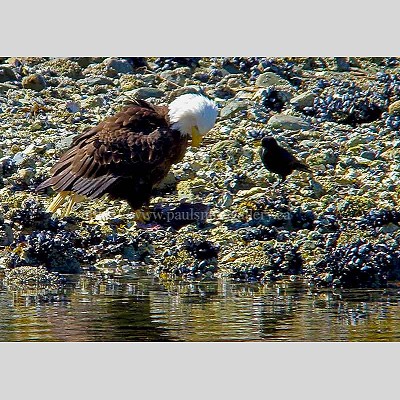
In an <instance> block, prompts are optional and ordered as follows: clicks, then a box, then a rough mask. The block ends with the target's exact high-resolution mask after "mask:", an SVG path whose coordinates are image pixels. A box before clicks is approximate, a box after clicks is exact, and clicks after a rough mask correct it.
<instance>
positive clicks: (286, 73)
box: [222, 57, 301, 86]
mask: <svg viewBox="0 0 400 400" xmlns="http://www.w3.org/2000/svg"><path fill="white" fill-rule="evenodd" d="M222 67H223V68H229V67H233V68H235V69H236V70H238V71H240V72H242V73H245V74H249V75H250V76H249V79H250V81H254V80H256V78H257V76H258V75H260V74H261V73H263V72H273V73H275V74H277V75H279V76H281V77H282V78H284V79H287V80H288V81H289V82H290V83H291V84H292V85H294V86H298V85H300V83H301V80H300V78H299V77H298V75H297V70H296V65H295V63H293V62H290V61H286V60H279V61H278V60H276V59H272V58H265V57H225V58H224V59H223V60H222ZM228 70H229V69H228Z"/></svg>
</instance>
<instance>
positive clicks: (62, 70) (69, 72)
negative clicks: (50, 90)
mask: <svg viewBox="0 0 400 400" xmlns="http://www.w3.org/2000/svg"><path fill="white" fill-rule="evenodd" d="M43 69H46V70H50V71H52V72H54V73H56V74H57V75H58V76H63V77H68V78H71V79H79V78H81V77H82V68H81V67H80V66H79V64H78V63H77V62H75V61H72V60H69V59H68V58H55V59H53V60H50V61H47V62H44V63H43Z"/></svg>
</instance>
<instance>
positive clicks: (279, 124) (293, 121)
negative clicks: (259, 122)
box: [267, 114, 311, 131]
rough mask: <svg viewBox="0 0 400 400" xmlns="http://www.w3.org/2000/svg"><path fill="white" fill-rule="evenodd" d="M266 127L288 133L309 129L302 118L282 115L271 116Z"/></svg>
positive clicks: (308, 125)
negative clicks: (285, 130)
mask: <svg viewBox="0 0 400 400" xmlns="http://www.w3.org/2000/svg"><path fill="white" fill-rule="evenodd" d="M267 126H268V127H269V128H272V129H287V130H290V131H297V130H308V129H311V126H310V124H309V123H308V122H306V121H304V120H303V119H302V118H300V117H295V116H292V115H284V114H276V115H273V116H272V117H271V118H270V119H269V120H268V123H267Z"/></svg>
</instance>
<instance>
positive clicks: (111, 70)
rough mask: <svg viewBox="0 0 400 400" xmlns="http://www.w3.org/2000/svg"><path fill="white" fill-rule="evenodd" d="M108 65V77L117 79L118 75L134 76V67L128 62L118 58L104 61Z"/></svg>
mask: <svg viewBox="0 0 400 400" xmlns="http://www.w3.org/2000/svg"><path fill="white" fill-rule="evenodd" d="M104 62H105V65H106V75H107V76H110V77H115V76H117V75H118V74H132V73H133V67H132V65H131V64H129V62H128V61H126V60H119V59H117V58H109V59H107V60H105V61H104Z"/></svg>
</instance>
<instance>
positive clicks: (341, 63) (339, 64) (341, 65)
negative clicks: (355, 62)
mask: <svg viewBox="0 0 400 400" xmlns="http://www.w3.org/2000/svg"><path fill="white" fill-rule="evenodd" d="M335 61H336V69H337V70H338V71H339V72H345V71H350V63H349V62H348V61H347V57H335Z"/></svg>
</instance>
